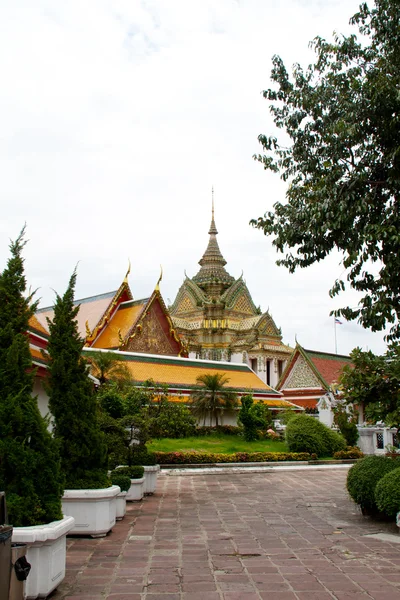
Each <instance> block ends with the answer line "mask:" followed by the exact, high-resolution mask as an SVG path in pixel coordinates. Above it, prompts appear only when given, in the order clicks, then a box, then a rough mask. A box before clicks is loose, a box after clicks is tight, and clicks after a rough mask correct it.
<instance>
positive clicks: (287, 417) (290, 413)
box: [278, 408, 299, 425]
mask: <svg viewBox="0 0 400 600" xmlns="http://www.w3.org/2000/svg"><path fill="white" fill-rule="evenodd" d="M298 414H299V413H297V412H296V411H295V410H292V409H291V408H288V409H287V410H282V411H281V412H279V413H278V419H279V420H280V422H281V423H282V424H283V425H287V424H288V423H289V421H291V420H292V419H294V418H295V417H296V416H297V415H298Z"/></svg>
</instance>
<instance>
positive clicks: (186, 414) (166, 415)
mask: <svg viewBox="0 0 400 600" xmlns="http://www.w3.org/2000/svg"><path fill="white" fill-rule="evenodd" d="M149 412H150V415H151V417H152V421H151V426H150V434H151V437H155V438H185V437H190V436H191V435H194V434H195V432H196V419H195V417H194V416H193V415H192V413H191V412H190V410H189V409H188V407H187V406H182V405H181V404H174V403H173V402H170V401H169V399H168V396H166V397H165V398H160V399H159V400H158V401H157V402H156V403H154V404H153V405H152V406H151V407H150V408H149Z"/></svg>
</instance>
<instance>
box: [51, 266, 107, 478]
mask: <svg viewBox="0 0 400 600" xmlns="http://www.w3.org/2000/svg"><path fill="white" fill-rule="evenodd" d="M75 283H76V271H74V273H73V274H72V276H71V279H70V281H69V285H68V288H67V290H66V292H65V294H64V296H63V297H61V296H59V295H58V294H57V296H56V303H55V306H54V318H53V321H50V320H49V321H48V325H49V331H50V339H49V344H48V348H47V350H48V355H49V368H48V374H49V378H48V386H47V391H48V394H49V407H50V410H51V413H52V415H53V417H54V436H55V438H56V440H57V441H58V442H59V444H60V453H61V464H62V470H63V472H64V474H65V478H66V488H68V489H79V487H80V486H81V485H82V486H83V487H100V488H102V487H104V485H105V483H107V481H108V480H107V446H106V443H105V439H104V434H103V433H102V432H101V431H100V428H99V425H98V421H97V402H96V397H95V394H94V391H93V384H92V382H91V380H90V379H89V377H88V371H87V363H86V361H85V360H84V359H83V358H82V356H81V353H82V348H83V344H84V341H83V340H82V339H81V337H80V336H79V332H78V326H77V322H76V316H77V313H78V310H79V306H75V305H74V289H75Z"/></svg>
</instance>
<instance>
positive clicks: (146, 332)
mask: <svg viewBox="0 0 400 600" xmlns="http://www.w3.org/2000/svg"><path fill="white" fill-rule="evenodd" d="M120 350H128V351H130V352H144V353H146V354H163V355H170V356H171V355H172V356H177V355H179V356H181V355H185V354H186V349H185V347H184V344H183V342H182V340H181V339H180V338H179V337H178V335H177V333H176V332H175V329H174V326H173V323H172V320H171V318H170V316H169V314H168V310H167V307H166V306H165V304H164V301H163V299H162V297H161V294H160V292H159V291H158V289H156V290H155V291H154V292H153V294H152V296H151V298H150V299H149V301H148V303H147V305H146V306H145V307H144V309H143V311H142V312H141V314H140V317H139V318H138V320H137V321H136V322H135V323H133V325H132V327H131V329H130V331H129V333H128V335H127V336H126V337H125V339H124V340H121V345H120Z"/></svg>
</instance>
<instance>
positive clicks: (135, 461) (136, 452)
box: [128, 444, 157, 467]
mask: <svg viewBox="0 0 400 600" xmlns="http://www.w3.org/2000/svg"><path fill="white" fill-rule="evenodd" d="M128 464H129V465H142V466H145V467H148V466H153V465H155V464H157V460H156V455H155V453H154V452H151V451H150V450H148V449H147V448H146V446H135V445H134V444H133V445H132V446H130V448H129V455H128Z"/></svg>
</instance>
